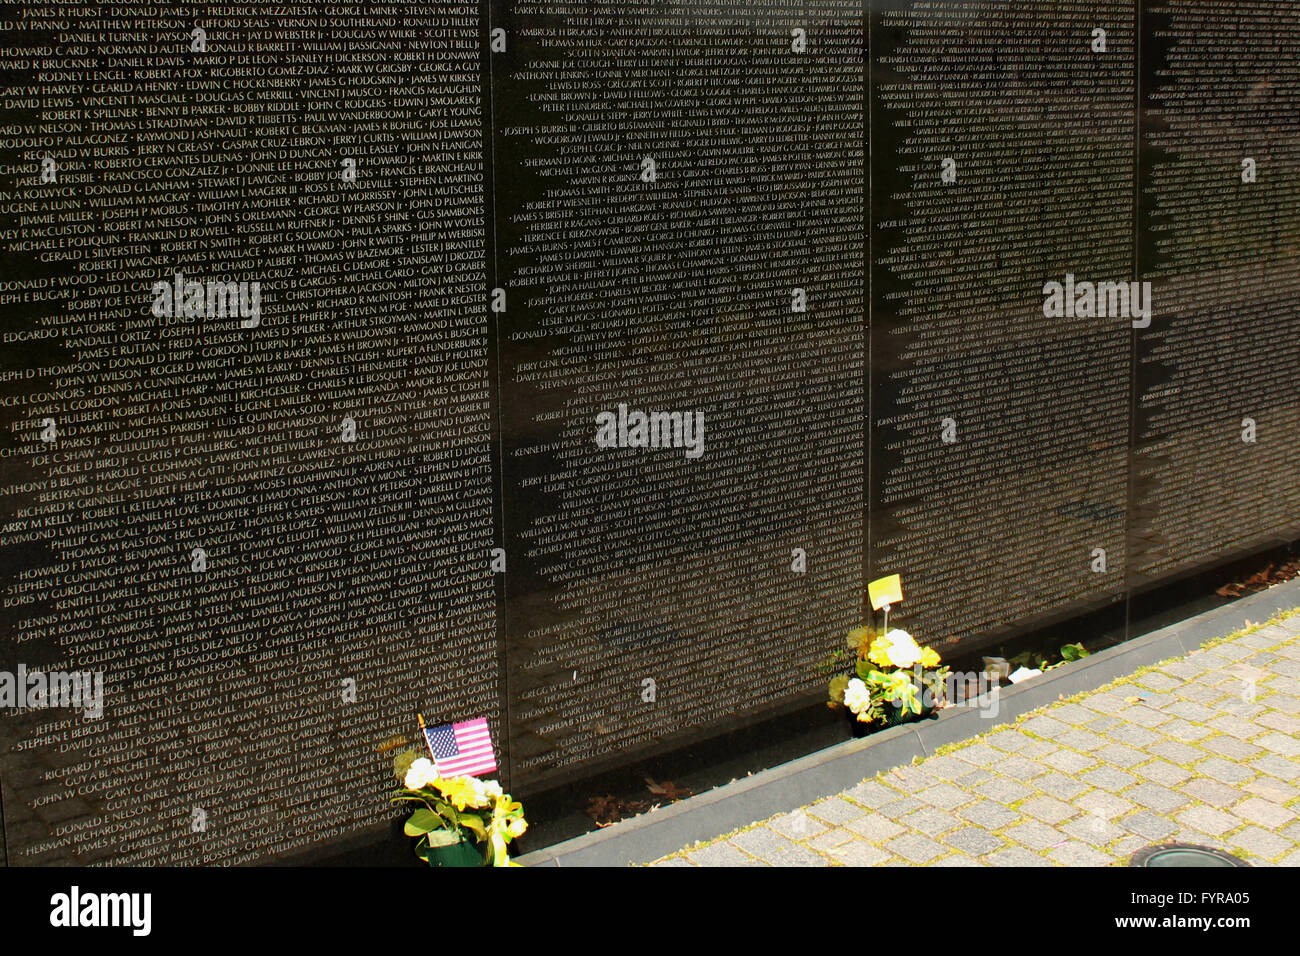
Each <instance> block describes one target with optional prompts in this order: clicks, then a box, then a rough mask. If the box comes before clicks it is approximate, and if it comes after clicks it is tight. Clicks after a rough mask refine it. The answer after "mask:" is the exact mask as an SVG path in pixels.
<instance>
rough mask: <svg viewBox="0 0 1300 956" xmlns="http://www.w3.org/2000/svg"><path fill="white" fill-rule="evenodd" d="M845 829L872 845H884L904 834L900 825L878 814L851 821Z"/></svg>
mask: <svg viewBox="0 0 1300 956" xmlns="http://www.w3.org/2000/svg"><path fill="white" fill-rule="evenodd" d="M845 829H847V830H851V831H852V832H854V833H856V834H858V835H859V836H861V837H864V838H865V839H867V840H870V841H871V842H872V843H883V842H885V841H886V840H888V839H890V838H891V837H896V836H898V835H899V834H900V833H902V832H903V828H902V827H901V826H900V825H899V824H897V823H895V822H894V821H893V820H890V819H889V818H888V817H883V816H881V815H880V814H878V813H872V814H868V815H867V816H865V817H859V818H858V819H857V820H853V821H850V822H849V823H848V824H847V826H846V827H845Z"/></svg>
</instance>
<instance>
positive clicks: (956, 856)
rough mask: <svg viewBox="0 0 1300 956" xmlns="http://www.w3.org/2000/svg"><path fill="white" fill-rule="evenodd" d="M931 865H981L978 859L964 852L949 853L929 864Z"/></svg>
mask: <svg viewBox="0 0 1300 956" xmlns="http://www.w3.org/2000/svg"><path fill="white" fill-rule="evenodd" d="M930 865H931V866H983V865H984V864H983V863H981V862H980V861H979V860H977V859H975V858H974V857H973V856H967V855H966V854H964V853H950V854H948V855H947V856H944V857H940V858H939V859H937V860H935V861H934V862H933V863H931V864H930Z"/></svg>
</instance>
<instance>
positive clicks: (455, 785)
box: [392, 753, 528, 866]
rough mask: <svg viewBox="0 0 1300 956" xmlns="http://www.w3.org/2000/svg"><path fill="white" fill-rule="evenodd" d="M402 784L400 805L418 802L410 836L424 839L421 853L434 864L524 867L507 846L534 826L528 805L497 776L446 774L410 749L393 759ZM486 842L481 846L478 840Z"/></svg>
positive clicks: (396, 796)
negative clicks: (514, 860) (528, 816)
mask: <svg viewBox="0 0 1300 956" xmlns="http://www.w3.org/2000/svg"><path fill="white" fill-rule="evenodd" d="M393 770H394V771H395V773H396V774H397V779H398V780H400V781H401V782H402V786H401V787H399V788H398V789H397V790H396V791H395V792H394V794H393V798H392V800H393V802H394V803H411V804H415V805H416V806H415V808H414V810H413V811H412V813H411V815H410V817H408V818H407V820H406V825H405V827H404V831H405V833H406V835H407V836H412V837H418V838H419V839H418V840H417V841H416V844H415V855H416V856H418V857H419V858H420V859H421V860H423V861H424V862H425V863H427V864H429V866H488V865H491V866H518V865H519V864H517V863H512V862H511V860H510V855H509V852H508V850H507V847H508V845H509V843H510V841H511V840H513V839H515V838H516V837H518V836H521V835H522V834H523V833H524V831H525V830H527V829H528V822H527V821H526V820H525V819H524V808H523V805H522V804H520V803H518V802H517V801H514V800H511V799H510V794H508V793H505V792H504V791H503V790H502V789H501V784H499V783H497V782H496V781H495V780H479V779H478V778H477V777H440V776H439V775H438V770H437V767H435V766H434V763H433V761H432V760H430V759H429V758H428V757H420V756H418V755H417V754H415V753H404V754H402V755H400V756H398V757H397V759H396V760H394V762H393ZM479 843H481V844H483V848H482V849H481V850H480V849H479V848H478V846H477V844H479Z"/></svg>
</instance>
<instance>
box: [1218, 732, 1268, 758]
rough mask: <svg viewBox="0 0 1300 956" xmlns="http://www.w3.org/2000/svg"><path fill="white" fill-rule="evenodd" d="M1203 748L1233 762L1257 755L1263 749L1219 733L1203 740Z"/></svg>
mask: <svg viewBox="0 0 1300 956" xmlns="http://www.w3.org/2000/svg"><path fill="white" fill-rule="evenodd" d="M1204 744H1205V749H1206V750H1208V751H1210V752H1211V753H1214V754H1217V755H1218V756H1220V757H1227V758H1228V759H1229V760H1231V761H1233V762H1235V763H1244V762H1245V761H1247V760H1250V759H1251V758H1252V757H1257V756H1259V755H1260V754H1261V753H1263V752H1264V751H1262V750H1261V749H1260V748H1258V747H1256V746H1255V745H1254V744H1248V743H1246V742H1245V741H1243V740H1238V739H1237V738H1236V737H1227V736H1224V735H1222V734H1220V735H1219V736H1218V737H1211V738H1210V739H1209V740H1206V741H1204Z"/></svg>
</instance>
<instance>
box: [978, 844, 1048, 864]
mask: <svg viewBox="0 0 1300 956" xmlns="http://www.w3.org/2000/svg"><path fill="white" fill-rule="evenodd" d="M984 862H985V863H987V864H988V865H989V866H1015V867H1022V866H1052V865H1053V863H1052V861H1051V860H1049V859H1047V858H1046V857H1042V856H1039V855H1038V854H1037V853H1031V852H1030V851H1028V850H1026V849H1025V848H1024V847H1019V846H1009V847H1007V848H1006V849H1005V850H998V851H997V852H996V853H990V854H989V855H988V856H986V857H985V858H984Z"/></svg>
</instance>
